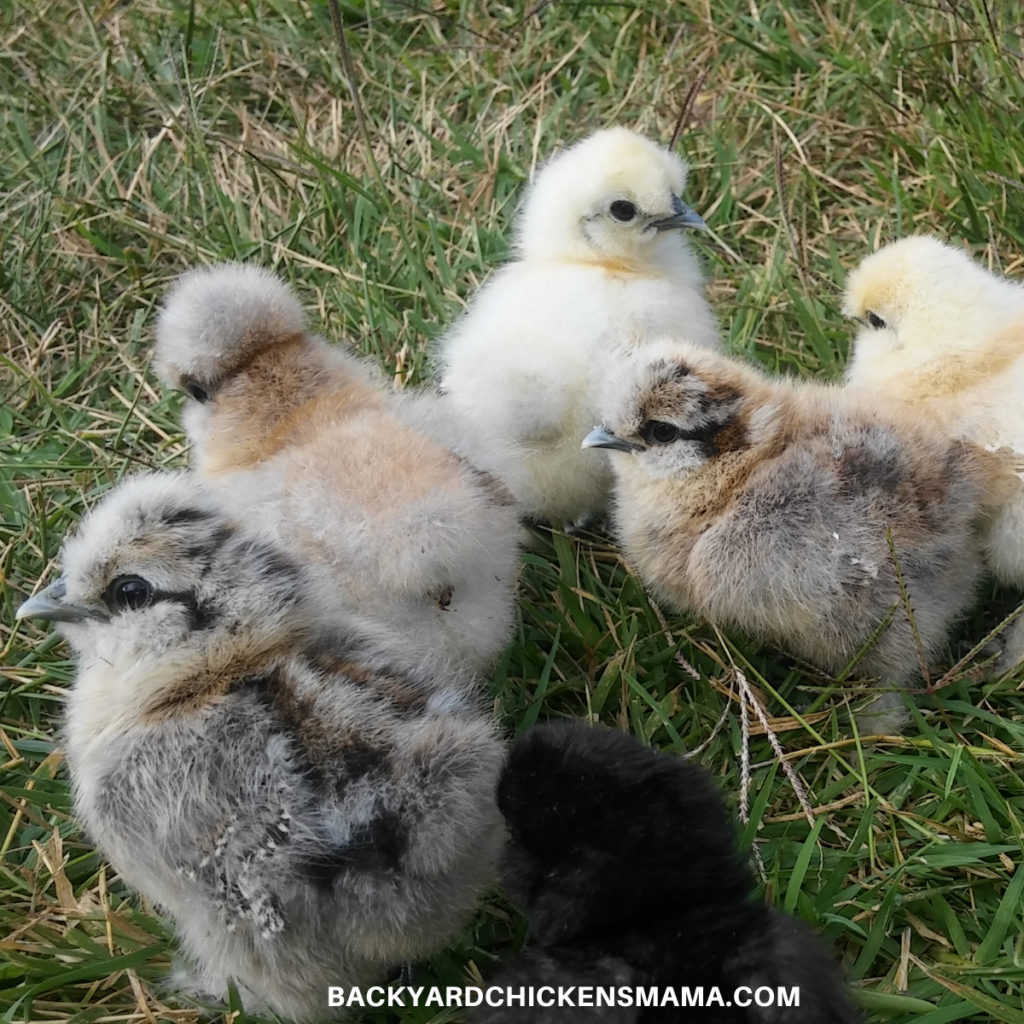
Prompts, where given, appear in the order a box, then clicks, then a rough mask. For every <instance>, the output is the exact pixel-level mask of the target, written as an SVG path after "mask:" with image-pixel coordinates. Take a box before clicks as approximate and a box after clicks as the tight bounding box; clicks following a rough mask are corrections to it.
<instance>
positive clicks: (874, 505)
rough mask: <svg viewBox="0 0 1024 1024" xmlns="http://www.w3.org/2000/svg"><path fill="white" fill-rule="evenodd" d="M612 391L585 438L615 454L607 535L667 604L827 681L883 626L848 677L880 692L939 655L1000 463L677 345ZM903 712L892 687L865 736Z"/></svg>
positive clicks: (963, 445) (918, 428)
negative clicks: (785, 654)
mask: <svg viewBox="0 0 1024 1024" xmlns="http://www.w3.org/2000/svg"><path fill="white" fill-rule="evenodd" d="M611 390H612V393H611V394H610V396H609V401H608V406H607V411H606V418H605V424H604V426H603V427H600V428H597V429H595V430H594V431H592V432H591V433H590V434H589V435H588V436H587V438H586V440H585V441H584V442H583V443H584V445H585V446H588V447H589V446H595V447H601V448H607V449H611V450H612V454H613V459H612V465H613V467H614V470H615V474H616V489H615V519H616V525H617V530H618V533H619V536H620V537H621V540H622V542H623V545H624V547H625V550H626V553H627V556H628V557H629V559H630V561H631V562H632V563H633V565H634V566H635V567H636V569H637V571H638V572H639V574H640V575H641V577H643V578H644V579H645V580H646V581H647V582H648V583H649V584H651V585H652V586H653V588H654V590H655V591H656V592H657V593H658V594H659V595H661V596H663V597H664V598H665V599H667V600H668V601H669V602H671V603H672V604H673V605H675V606H676V607H677V608H680V609H687V610H690V611H692V612H695V613H697V614H699V615H701V616H703V617H704V618H705V619H706V620H708V621H709V622H712V623H714V624H717V625H719V626H721V627H726V628H736V629H739V630H741V631H743V632H745V633H748V634H750V635H752V636H755V637H759V638H761V639H763V640H767V641H769V642H771V643H773V644H776V645H780V646H782V647H785V648H789V649H790V650H791V651H792V652H793V653H795V654H797V655H799V656H800V657H802V658H805V659H806V660H807V661H809V662H812V663H814V664H816V665H817V666H819V667H820V668H822V669H825V670H826V671H828V672H831V673H837V672H839V671H840V670H841V669H843V668H844V667H845V666H847V665H848V664H849V663H850V662H852V661H853V659H854V658H855V656H856V655H857V654H858V652H860V651H861V648H862V647H864V646H865V645H866V644H867V643H868V641H869V640H871V639H872V635H873V634H874V633H875V632H876V631H877V630H878V629H879V627H882V626H883V624H884V623H885V622H886V621H888V625H887V627H886V628H884V629H883V630H882V631H881V633H880V635H878V636H877V637H876V638H875V641H874V643H873V646H871V647H870V649H869V650H868V651H867V652H866V653H865V654H864V655H863V659H862V660H861V661H860V662H859V669H858V674H864V673H866V674H868V675H870V676H872V677H878V678H879V679H880V680H881V684H882V686H884V687H894V686H900V685H905V684H907V683H908V681H909V680H910V679H911V678H912V677H914V676H915V674H917V673H918V672H919V670H920V668H921V653H923V655H924V657H925V658H926V659H929V660H930V659H932V658H934V657H936V656H938V655H939V654H940V653H941V652H942V651H943V650H944V648H945V644H946V641H947V637H948V634H949V631H950V629H951V627H952V626H953V625H954V623H955V622H956V621H957V619H958V618H959V617H960V616H961V615H962V614H963V613H964V612H966V611H967V610H968V609H969V608H970V606H971V604H972V602H973V600H974V594H975V589H976V586H977V584H978V582H979V580H980V578H981V576H982V559H981V550H980V539H979V536H978V534H979V530H980V528H981V524H982V521H983V519H984V517H985V516H986V514H987V502H988V500H989V498H988V493H987V491H986V479H987V478H991V476H992V475H993V474H992V473H991V465H990V462H991V460H992V459H994V458H996V456H993V455H991V454H989V453H987V452H985V451H984V450H982V449H981V448H980V447H978V446H976V445H973V444H971V443H970V442H964V441H957V440H952V439H950V438H949V437H948V436H946V435H944V434H942V433H941V432H939V431H938V430H937V429H930V428H928V426H927V425H925V424H922V423H920V422H919V421H918V418H916V417H913V416H911V415H909V414H903V413H901V412H900V410H898V409H889V408H885V409H879V408H877V407H876V403H874V402H872V401H871V400H870V398H869V397H867V396H863V397H858V396H856V395H854V394H853V393H852V392H850V391H847V390H843V389H840V388H836V387H832V386H827V385H819V384H813V383H809V382H798V381H787V380H781V379H774V380H773V379H769V378H768V377H766V376H765V375H764V374H762V373H760V372H759V371H757V370H755V369H754V368H753V367H751V366H747V365H744V364H741V363H739V362H736V361H734V360H730V359H727V358H726V357H724V356H719V355H716V354H714V353H709V352H707V351H704V350H702V349H700V348H698V347H696V346H693V345H686V344H684V343H678V342H665V343H662V344H660V345H656V346H651V347H650V348H649V349H645V350H644V352H642V353H639V354H638V355H637V357H636V358H635V359H634V360H632V361H631V365H630V366H629V367H628V369H626V370H625V371H624V372H623V373H622V375H621V377H620V378H619V379H618V380H617V381H616V382H615V383H614V384H613V385H612V389H611ZM887 531H888V532H887ZM889 536H891V538H892V545H893V548H890V544H889ZM893 549H894V550H895V555H896V557H895V559H894V558H893V554H892V551H893ZM897 564H898V566H899V571H900V573H901V574H902V578H903V581H904V585H905V588H906V591H907V594H908V596H909V602H910V606H911V609H912V612H913V616H914V622H915V624H916V627H917V631H918V634H919V636H920V641H921V645H922V648H923V652H921V653H919V650H918V646H917V643H916V641H915V638H914V635H913V629H912V626H911V622H910V615H909V614H908V611H907V608H906V604H905V602H904V601H903V600H902V598H901V591H900V584H899V581H898V578H897ZM900 709H903V710H904V711H905V708H904V704H903V697H902V696H901V695H900V694H899V692H898V691H893V692H889V693H886V694H884V695H883V696H882V697H880V698H879V699H878V700H877V701H876V702H875V703H874V704H873V705H872V706H871V709H870V711H871V715H872V717H868V718H865V720H864V722H863V723H862V726H863V727H864V728H866V729H868V730H869V731H871V732H873V733H878V732H891V731H894V730H895V729H896V728H897V726H898V723H899V721H900V718H901V714H900Z"/></svg>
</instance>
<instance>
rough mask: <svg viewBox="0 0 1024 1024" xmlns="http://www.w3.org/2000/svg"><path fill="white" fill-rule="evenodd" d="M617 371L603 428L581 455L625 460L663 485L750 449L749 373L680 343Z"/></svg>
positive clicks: (660, 346)
mask: <svg viewBox="0 0 1024 1024" xmlns="http://www.w3.org/2000/svg"><path fill="white" fill-rule="evenodd" d="M620 368H621V372H620V373H617V374H613V375H612V377H611V378H610V380H609V382H608V391H607V394H606V398H605V402H604V406H603V407H604V408H605V410H606V416H605V422H604V423H603V424H602V425H601V426H600V427H597V428H595V429H594V430H592V431H591V432H590V433H589V434H588V435H587V436H586V438H585V439H584V441H583V447H584V448H608V449H611V450H613V451H618V452H623V453H624V454H625V455H628V456H630V457H631V458H632V461H633V464H634V466H635V468H636V470H637V471H639V472H641V473H643V474H645V475H648V476H651V477H668V476H673V475H676V474H680V473H688V472H692V471H693V470H696V469H699V468H700V467H701V466H703V465H704V464H705V463H707V462H709V461H710V460H711V459H713V458H716V457H717V456H720V455H722V454H724V453H726V452H728V451H732V450H735V449H738V448H741V447H747V446H749V444H750V443H751V442H752V438H751V429H752V427H756V425H754V424H751V423H750V422H748V420H749V417H745V416H743V413H744V410H745V409H746V407H747V406H748V405H749V403H750V400H751V397H752V391H753V390H755V389H756V383H754V380H755V373H754V371H752V370H749V369H747V368H746V367H742V366H739V365H738V364H736V363H732V362H730V361H729V360H727V359H724V358H721V357H718V356H715V355H713V354H710V353H707V352H705V351H703V350H701V349H698V348H697V347H696V346H693V345H689V344H687V343H684V342H653V343H651V344H650V345H647V346H644V348H643V349H641V350H639V351H638V352H636V353H635V354H633V355H632V356H629V357H627V358H624V359H623V360H622V362H621V364H620ZM617 463H618V460H617V459H613V460H612V464H613V466H615V465H616V464H617Z"/></svg>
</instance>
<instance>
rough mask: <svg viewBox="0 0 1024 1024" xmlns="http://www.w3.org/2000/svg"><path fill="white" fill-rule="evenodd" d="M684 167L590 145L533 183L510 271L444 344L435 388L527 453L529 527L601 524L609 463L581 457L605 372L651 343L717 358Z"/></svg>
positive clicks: (626, 137)
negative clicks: (619, 357) (675, 344)
mask: <svg viewBox="0 0 1024 1024" xmlns="http://www.w3.org/2000/svg"><path fill="white" fill-rule="evenodd" d="M686 176H687V166H686V164H685V163H684V162H683V160H681V159H680V158H679V157H678V156H676V155H675V154H674V153H670V152H669V151H668V150H667V149H665V148H664V147H662V146H659V145H657V144H656V143H654V142H652V141H650V140H649V139H646V138H644V137H643V136H641V135H637V134H636V133H635V132H631V131H628V130H627V129H625V128H612V129H609V130H607V131H600V132H596V133H595V134H594V135H591V136H590V137H589V138H586V139H584V140H583V141H582V142H580V143H578V144H577V145H575V146H572V147H570V148H569V149H567V150H565V151H564V152H562V153H559V154H558V155H557V156H556V157H554V158H553V159H552V160H551V161H550V162H549V163H547V164H546V165H545V166H544V167H543V168H541V170H540V171H539V172H538V174H537V178H536V181H535V182H534V184H533V185H532V186H531V188H530V190H529V193H528V194H527V197H526V202H525V204H524V206H523V209H522V211H521V213H520V215H519V220H518V223H517V232H516V234H517V256H518V258H517V259H516V260H515V262H513V263H510V264H508V265H507V266H505V267H502V268H501V269H500V270H499V271H498V272H497V273H496V274H495V275H494V276H493V277H492V278H491V280H490V281H489V282H488V283H487V285H486V286H485V287H484V289H483V291H481V293H480V294H479V295H477V296H476V297H475V298H474V300H473V302H472V304H471V305H470V307H469V310H468V311H467V313H466V315H465V316H464V317H463V318H462V319H461V320H460V321H459V322H458V323H457V324H456V325H455V326H454V328H453V329H452V330H451V331H450V332H449V333H448V335H447V336H446V337H445V338H444V340H443V341H442V343H441V363H442V378H441V387H442V390H443V391H444V392H446V394H447V395H448V396H449V397H450V398H451V400H452V402H453V403H454V404H455V406H456V407H457V409H458V410H459V412H460V413H461V414H462V415H463V416H464V417H465V419H466V420H467V421H468V422H470V423H472V424H474V425H475V426H476V427H477V428H478V429H479V430H481V431H491V430H494V431H496V432H497V434H498V435H499V436H501V437H504V438H506V439H508V440H509V441H512V442H515V443H516V444H517V445H520V446H521V447H522V450H523V452H524V467H523V468H524V470H525V472H524V473H523V475H522V477H521V478H520V479H519V480H518V481H516V482H515V483H512V482H511V481H510V486H512V487H513V489H514V491H515V495H516V498H517V499H519V501H520V503H521V505H522V506H523V508H524V510H525V511H526V512H527V514H528V515H530V516H531V517H534V518H538V519H547V520H557V521H564V522H566V523H579V522H585V521H586V520H588V519H590V518H592V517H594V516H596V515H598V514H600V513H601V512H603V510H604V508H605V506H606V504H607V499H608V495H609V490H610V486H611V472H610V469H609V464H608V459H607V457H606V456H605V454H604V453H603V452H598V451H580V447H579V439H580V438H581V437H582V436H583V434H585V433H586V432H587V431H588V430H589V429H590V428H591V427H592V426H593V425H594V424H595V423H596V422H597V421H598V418H599V412H600V410H599V408H598V396H599V394H600V390H601V387H602V385H603V381H604V379H605V377H606V376H607V366H608V363H609V360H610V359H613V358H614V357H615V355H616V353H617V352H618V351H620V350H621V349H623V348H624V347H629V346H633V345H637V344H642V343H643V342H644V341H646V340H647V339H648V338H651V337H662V336H671V337H679V338H685V339H687V340H689V341H692V342H695V343H697V344H699V345H702V346H705V347H707V348H712V349H718V348H719V347H720V345H719V339H718V329H717V326H716V324H715V318H714V315H713V314H712V312H711V308H710V306H709V305H708V302H707V299H706V298H705V296H704V281H703V277H702V275H701V271H700V267H699V265H698V263H697V259H696V257H695V256H694V254H693V252H692V251H691V249H690V247H689V244H688V243H687V241H686V239H685V238H684V231H683V229H686V228H694V227H702V226H703V225H704V222H703V220H701V218H700V217H699V216H698V215H697V214H696V213H694V212H693V210H691V209H690V208H689V207H688V206H686V204H685V203H683V201H682V200H681V199H680V194H681V193H682V191H683V189H684V188H685V186H686Z"/></svg>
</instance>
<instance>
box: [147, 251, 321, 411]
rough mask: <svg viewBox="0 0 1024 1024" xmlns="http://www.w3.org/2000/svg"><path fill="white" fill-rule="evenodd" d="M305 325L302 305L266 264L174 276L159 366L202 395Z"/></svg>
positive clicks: (168, 379)
mask: <svg viewBox="0 0 1024 1024" xmlns="http://www.w3.org/2000/svg"><path fill="white" fill-rule="evenodd" d="M304 330H305V318H304V317H303V314H302V308H301V307H300V306H299V303H298V301H297V300H296V298H295V296H294V295H293V294H292V292H291V290H290V289H289V288H288V286H287V285H286V284H284V282H283V281H281V280H280V279H279V278H278V277H277V276H276V275H275V274H273V273H271V271H269V270H265V269H264V268H263V267H257V266H253V265H250V264H242V263H223V264H220V265H218V266H214V267H202V268H199V269H197V270H190V271H189V272H188V273H186V274H183V275H182V276H181V277H179V278H178V280H177V281H176V282H175V284H174V286H173V287H172V288H171V290H170V292H169V293H168V295H167V298H166V300H165V301H164V307H163V309H162V310H161V312H160V318H159V320H158V321H157V326H156V357H155V366H156V371H157V373H158V374H159V375H160V377H161V379H162V380H163V381H164V382H165V383H167V384H169V385H170V386H171V387H174V388H177V389H179V390H183V391H187V392H188V393H189V394H190V395H191V396H192V397H193V398H195V399H197V400H198V401H200V402H203V401H205V400H206V399H207V398H209V397H210V395H211V393H212V392H213V391H215V390H216V388H217V387H218V386H219V385H220V384H221V383H222V382H223V381H224V380H225V379H226V378H228V377H230V376H231V375H232V374H233V373H235V372H237V371H238V370H239V369H240V368H241V367H242V366H244V365H245V363H246V362H248V361H249V360H250V359H251V358H252V357H253V356H255V355H256V354H258V353H259V352H261V351H263V350H264V349H265V348H268V347H269V346H271V345H274V344H278V343H279V342H283V341H288V340H289V339H291V338H294V337H295V336H296V335H301V334H302V333H303V332H304Z"/></svg>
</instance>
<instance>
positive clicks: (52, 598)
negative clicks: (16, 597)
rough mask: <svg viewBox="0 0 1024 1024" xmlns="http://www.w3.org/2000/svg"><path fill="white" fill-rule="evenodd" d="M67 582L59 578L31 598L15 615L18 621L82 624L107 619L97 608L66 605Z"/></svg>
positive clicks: (61, 577)
mask: <svg viewBox="0 0 1024 1024" xmlns="http://www.w3.org/2000/svg"><path fill="white" fill-rule="evenodd" d="M66 593H67V580H65V579H64V577H63V576H58V577H57V579H55V580H54V581H53V582H52V583H51V584H50V585H49V586H48V587H47V588H46V589H45V590H40V591H39V593H38V594H36V595H35V596H34V597H30V598H29V599H28V600H27V601H26V602H25V603H24V604H23V605H22V606H21V607H20V608H19V609H18V610H17V611H16V612H15V613H14V617H15V618H16V619H49V620H50V622H81V621H82V620H83V619H105V618H106V617H107V616H106V615H105V614H104V613H103V612H101V611H99V610H98V609H95V608H84V607H82V606H81V605H77V604H65V603H64V596H65V594H66Z"/></svg>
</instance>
